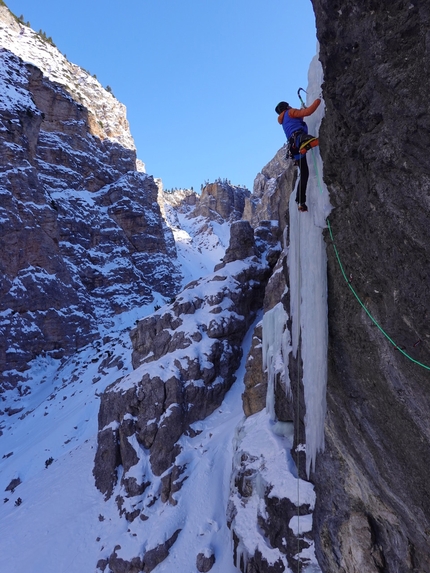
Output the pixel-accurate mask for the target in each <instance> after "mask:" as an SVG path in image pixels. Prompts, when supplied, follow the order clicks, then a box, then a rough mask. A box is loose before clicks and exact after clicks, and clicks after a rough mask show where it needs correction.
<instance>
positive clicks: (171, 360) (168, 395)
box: [94, 221, 279, 573]
mask: <svg viewBox="0 0 430 573" xmlns="http://www.w3.org/2000/svg"><path fill="white" fill-rule="evenodd" d="M276 231H277V227H272V225H271V223H270V222H267V223H265V224H263V225H262V227H260V228H257V229H256V231H255V237H256V240H254V232H253V231H252V228H251V227H250V225H249V223H248V222H245V221H238V222H236V223H233V224H232V227H231V241H230V247H229V249H227V253H226V259H228V260H226V261H224V262H223V263H221V264H220V265H218V267H217V268H216V270H215V271H214V273H212V274H211V275H209V276H208V277H206V278H204V279H201V280H200V281H197V282H194V283H191V284H190V285H189V286H188V287H187V288H186V289H185V290H184V291H183V292H182V293H181V294H180V295H179V296H177V298H176V300H175V302H174V303H173V304H171V305H170V306H167V307H165V308H162V309H160V311H159V312H158V313H156V314H154V315H152V316H149V317H147V318H145V319H143V320H142V321H140V322H139V324H138V326H137V327H136V328H135V329H134V330H133V331H132V333H131V338H132V342H133V348H134V351H133V364H134V367H135V371H134V372H133V374H130V375H129V376H127V377H126V378H124V379H122V380H120V381H118V382H117V383H115V384H114V385H113V386H111V387H109V388H107V390H106V391H105V393H104V394H103V395H102V401H101V406H100V414H99V435H98V449H97V454H96V458H95V466H94V476H95V481H96V485H97V487H98V488H99V489H100V491H101V492H102V493H104V494H105V496H106V498H107V499H108V498H109V497H110V496H112V495H113V494H115V495H116V502H117V504H118V509H119V511H120V514H125V516H126V518H127V519H128V520H129V521H134V520H135V519H136V518H137V517H140V519H143V520H145V521H146V520H147V519H150V516H151V515H152V514H153V510H152V509H151V508H152V507H153V506H154V507H155V508H157V507H159V504H163V503H169V504H170V505H173V506H174V505H176V503H177V492H178V491H179V490H180V489H181V485H182V483H183V481H184V480H185V479H187V478H188V477H189V475H190V471H191V469H188V468H187V464H185V465H184V464H183V463H181V446H180V443H179V440H180V438H181V437H182V436H183V435H189V436H191V437H192V436H193V435H197V434H196V433H195V430H193V423H194V422H196V421H198V420H202V419H205V418H207V416H208V415H209V414H211V413H212V412H213V411H214V410H215V409H216V408H217V407H219V406H220V404H221V402H222V400H223V398H224V396H225V394H226V392H227V391H228V389H229V388H230V387H231V385H232V384H233V382H234V380H235V372H236V370H237V368H238V366H239V363H240V361H241V357H242V352H241V345H242V342H243V338H244V336H245V334H246V332H247V330H248V328H249V326H250V325H251V324H252V322H253V321H254V319H255V317H256V313H257V311H258V309H259V308H260V307H261V305H262V301H263V296H264V288H265V285H266V283H267V279H268V277H269V275H270V272H271V266H270V262H271V264H272V265H273V261H274V260H276V258H277V254H279V245H278V235H277V232H276ZM251 236H252V240H251V239H250V237H251ZM245 237H246V240H245V241H244V239H245ZM263 237H264V238H263ZM244 242H246V244H247V245H248V251H247V253H246V256H245V257H244V256H243V255H244V253H243V247H242V245H243V243H244ZM237 245H240V248H237V247H236V246H237ZM133 444H134V445H133ZM120 468H121V472H120V471H119V470H120ZM136 468H146V469H144V471H142V469H140V470H138V471H137V473H136ZM120 476H121V477H120ZM155 515H157V514H155ZM154 517H155V516H154ZM176 531H177V532H178V533H179V531H178V530H176ZM173 543H174V540H173V541H172V544H173ZM168 549H169V548H167V550H166V551H167V552H168ZM166 551H165V552H164V553H163V555H164V557H163V558H165V557H166V556H167V555H166ZM116 559H117V556H116V554H115V553H112V554H111V556H110V557H109V558H108V559H107V560H106V561H104V562H103V563H100V564H99V565H100V566H101V567H102V568H104V567H106V566H107V565H108V564H109V567H110V570H111V571H113V572H114V573H116V572H117V571H120V569H118V568H117V566H116ZM130 563H131V562H130ZM140 567H141V568H142V569H143V570H144V571H150V570H151V566H149V565H148V562H147V554H145V555H143V557H142V562H141V564H140Z"/></svg>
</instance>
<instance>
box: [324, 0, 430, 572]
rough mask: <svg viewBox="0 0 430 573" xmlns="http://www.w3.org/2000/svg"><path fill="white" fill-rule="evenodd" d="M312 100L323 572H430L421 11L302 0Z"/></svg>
mask: <svg viewBox="0 0 430 573" xmlns="http://www.w3.org/2000/svg"><path fill="white" fill-rule="evenodd" d="M313 5H314V9H315V13H316V23H317V33H318V39H319V42H320V60H321V62H322V66H323V71H324V84H323V95H324V100H325V103H326V113H325V119H324V121H323V124H322V127H321V132H320V142H321V144H320V145H321V155H322V157H323V160H324V173H325V180H326V183H327V184H328V187H329V190H330V199H331V202H332V204H333V205H334V207H335V209H334V211H333V213H332V215H331V216H330V221H331V226H332V230H333V234H334V240H335V242H336V245H337V248H338V252H339V256H340V258H341V260H342V264H343V266H344V269H345V272H346V274H347V277H348V279H349V280H350V282H351V286H353V288H354V289H355V291H356V293H357V294H358V296H359V297H360V299H361V301H362V302H363V303H364V305H365V307H366V310H367V311H368V312H369V313H370V314H371V315H372V316H373V317H374V319H375V320H376V321H377V322H378V323H379V324H380V325H381V327H382V328H383V329H384V331H385V332H386V333H387V334H388V335H389V337H390V338H391V339H392V341H393V342H394V343H395V344H396V345H397V347H395V346H394V345H393V344H392V342H391V341H390V340H389V339H388V338H387V336H385V335H384V334H383V333H382V332H381V330H379V329H378V328H377V327H376V326H375V323H374V322H372V320H370V318H369V316H368V314H367V312H365V309H364V308H363V307H362V306H360V304H358V302H357V300H356V299H355V297H354V296H353V294H352V293H351V291H350V290H349V288H348V285H347V284H346V281H345V279H344V278H343V277H342V273H341V271H340V269H339V265H338V261H337V259H336V256H335V253H334V250H333V248H332V246H331V244H330V243H331V241H330V238H329V237H328V236H327V245H328V247H327V249H328V256H329V261H328V273H329V333H330V338H329V341H330V344H329V357H328V358H329V362H328V364H329V377H328V388H327V400H328V409H327V419H326V449H325V452H324V454H322V455H320V456H319V458H318V463H317V468H316V472H315V474H314V476H313V479H314V480H315V483H316V487H317V509H316V531H317V543H318V554H319V558H320V562H321V565H322V567H323V570H324V571H330V572H332V573H333V572H344V571H348V572H352V571H357V572H358V571H359V572H360V573H363V572H365V573H376V572H380V571H390V572H402V573H406V572H412V571H417V572H418V571H420V572H423V571H430V552H429V546H430V496H429V488H428V483H429V482H428V467H429V464H430V431H429V428H430V424H429V420H430V416H429V412H430V393H429V384H430V373H429V367H430V331H429V309H430V297H429V289H428V285H429V281H430V265H429V252H430V232H429V229H430V227H429V222H428V221H429V209H430V203H429V181H430V171H429V167H428V149H429V144H430V139H429V133H430V114H429V110H428V91H429V87H430V79H429V78H430V76H429V69H428V68H429V45H428V30H429V27H430V11H429V6H428V4H427V3H424V2H416V1H411V2H403V1H400V0H395V1H389V2H388V1H382V2H373V1H364V2H354V1H348V0H346V1H345V2H342V3H339V2H336V1H334V0H313Z"/></svg>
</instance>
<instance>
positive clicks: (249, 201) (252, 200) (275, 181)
mask: <svg viewBox="0 0 430 573" xmlns="http://www.w3.org/2000/svg"><path fill="white" fill-rule="evenodd" d="M285 155H286V146H285V145H284V146H283V147H282V148H281V149H280V150H279V151H278V152H277V154H276V155H275V157H274V158H273V159H272V160H271V161H269V163H268V164H267V165H266V166H265V167H263V169H262V170H261V172H260V173H258V174H257V177H256V178H255V181H254V189H253V192H252V195H250V196H249V197H246V198H245V206H244V211H243V218H244V219H246V220H247V221H249V222H250V223H251V225H252V226H253V227H256V226H258V224H259V222H260V221H263V220H266V221H277V222H278V226H279V229H280V230H281V231H283V230H284V228H285V225H286V219H285V213H286V212H287V210H288V201H289V198H290V195H291V192H292V190H293V188H294V182H295V179H296V175H297V173H296V171H297V168H296V167H294V164H293V162H292V161H289V160H287V159H286V158H285Z"/></svg>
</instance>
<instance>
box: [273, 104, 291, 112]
mask: <svg viewBox="0 0 430 573" xmlns="http://www.w3.org/2000/svg"><path fill="white" fill-rule="evenodd" d="M289 108H290V106H289V104H288V103H287V102H286V101H280V102H279V103H278V105H277V106H276V107H275V111H276V113H277V114H278V115H280V114H281V113H282V112H283V111H285V110H286V109H289Z"/></svg>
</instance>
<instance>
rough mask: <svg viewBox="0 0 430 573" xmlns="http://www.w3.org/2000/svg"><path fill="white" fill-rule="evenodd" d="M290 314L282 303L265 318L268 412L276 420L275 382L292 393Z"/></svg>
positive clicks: (265, 315) (264, 365)
mask: <svg viewBox="0 0 430 573" xmlns="http://www.w3.org/2000/svg"><path fill="white" fill-rule="evenodd" d="M287 320H288V314H287V313H286V312H285V309H284V306H283V304H282V303H281V302H278V304H277V305H276V306H275V307H273V308H272V309H271V310H269V311H268V312H266V313H265V314H264V317H263V370H264V371H265V372H266V371H267V398H266V410H267V412H268V413H269V416H270V418H271V420H275V418H276V416H275V380H276V376H277V375H278V374H279V375H280V380H281V382H283V383H284V384H285V392H286V394H287V395H288V394H289V393H290V392H291V389H290V378H289V376H288V370H287V368H286V366H287V365H288V354H289V353H290V351H291V345H290V333H289V331H288V329H287Z"/></svg>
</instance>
